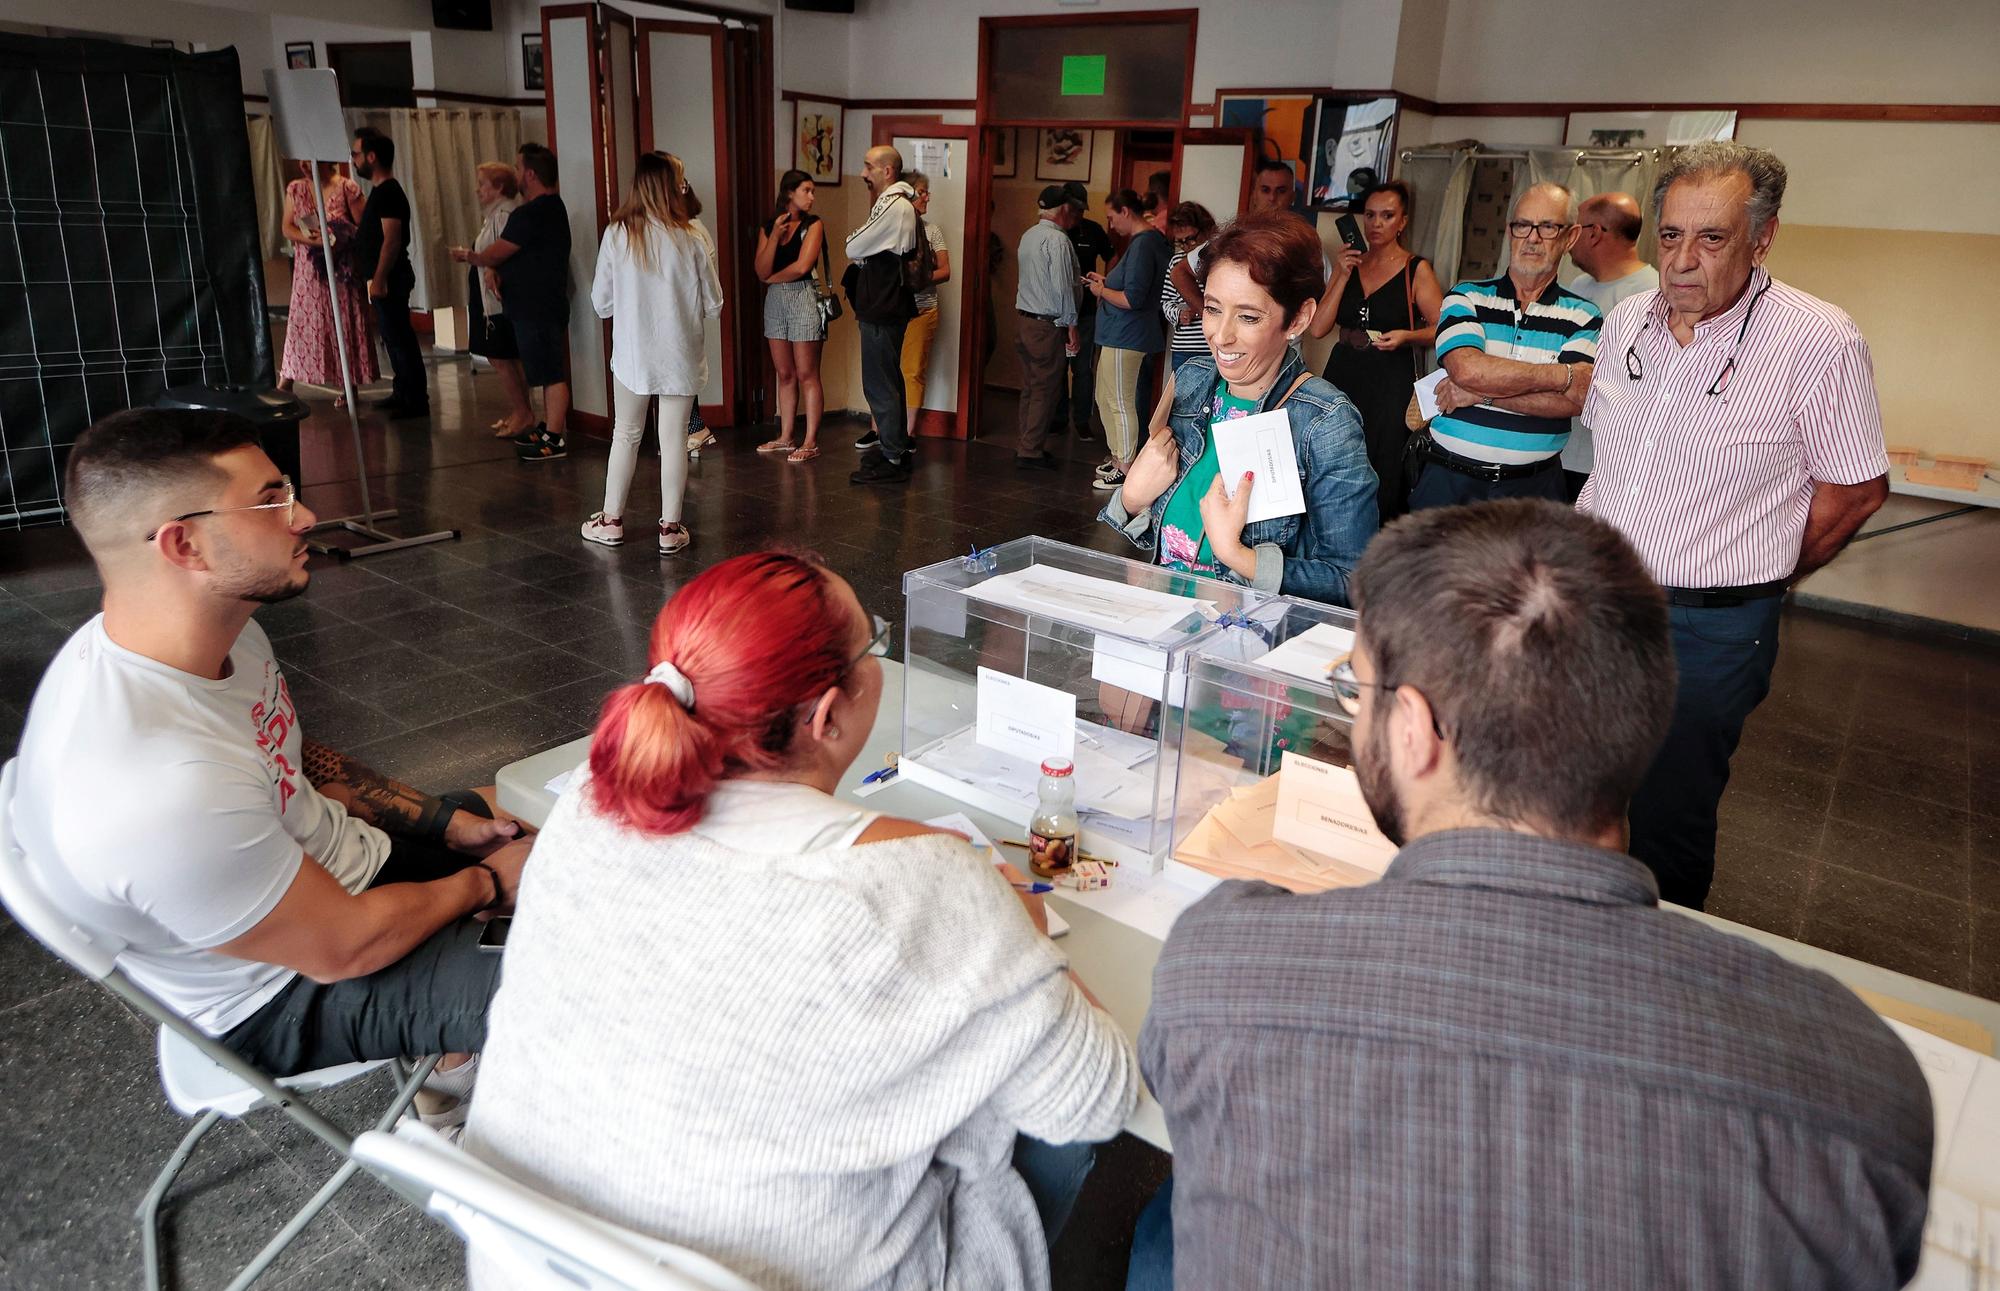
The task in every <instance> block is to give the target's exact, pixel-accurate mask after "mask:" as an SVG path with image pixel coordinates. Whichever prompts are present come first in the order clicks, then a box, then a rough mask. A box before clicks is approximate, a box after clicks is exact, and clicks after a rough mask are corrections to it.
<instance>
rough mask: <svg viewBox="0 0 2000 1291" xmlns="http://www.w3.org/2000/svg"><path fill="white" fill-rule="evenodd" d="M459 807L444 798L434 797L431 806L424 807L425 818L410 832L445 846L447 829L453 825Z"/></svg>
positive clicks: (425, 840)
mask: <svg viewBox="0 0 2000 1291" xmlns="http://www.w3.org/2000/svg"><path fill="white" fill-rule="evenodd" d="M457 812H458V807H457V806H456V805H455V804H453V803H451V802H449V801H447V800H446V799H443V798H432V799H431V800H430V806H428V807H426V808H425V809H424V815H423V818H422V819H421V820H419V821H417V823H416V825H415V826H414V827H413V828H412V829H411V830H410V833H411V834H412V835H414V836H415V837H417V838H420V839H422V840H423V841H424V842H426V843H435V844H437V845H438V846H439V847H442V846H444V836H445V831H446V830H447V829H449V828H450V826H451V818H452V816H453V815H455V814H457Z"/></svg>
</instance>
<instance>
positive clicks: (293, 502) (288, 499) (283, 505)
mask: <svg viewBox="0 0 2000 1291" xmlns="http://www.w3.org/2000/svg"><path fill="white" fill-rule="evenodd" d="M282 487H283V488H284V490H285V496H284V498H283V500H281V501H278V502H257V503H253V504H252V505H250V506H247V507H209V508H208V509H207V510H204V511H190V512H188V513H187V514H186V515H177V516H174V517H172V518H171V519H169V520H167V521H166V522H165V523H164V524H161V525H160V526H159V527H158V528H156V529H154V530H153V532H151V533H149V534H147V535H146V541H147V542H151V541H152V540H153V539H155V538H157V537H159V536H160V530H161V529H164V528H166V527H167V525H170V524H179V523H180V522H181V521H183V520H193V519H195V518H196V517H197V516H219V515H228V514H229V513H230V512H232V511H279V510H282V511H283V512H284V513H285V527H286V528H287V529H289V528H291V527H292V509H293V508H294V507H296V506H297V505H298V501H299V490H298V486H297V485H295V484H293V483H292V482H291V481H290V480H286V481H284V483H283V485H282Z"/></svg>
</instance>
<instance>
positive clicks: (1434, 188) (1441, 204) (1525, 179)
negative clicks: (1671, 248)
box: [1396, 141, 1670, 290]
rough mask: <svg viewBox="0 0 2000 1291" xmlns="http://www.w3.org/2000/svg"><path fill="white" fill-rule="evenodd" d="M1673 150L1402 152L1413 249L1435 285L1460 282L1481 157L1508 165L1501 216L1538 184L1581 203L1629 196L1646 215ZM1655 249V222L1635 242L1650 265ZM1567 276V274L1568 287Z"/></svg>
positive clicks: (1453, 147) (1483, 147)
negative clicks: (1426, 261) (1410, 195)
mask: <svg viewBox="0 0 2000 1291" xmlns="http://www.w3.org/2000/svg"><path fill="white" fill-rule="evenodd" d="M1669 155H1670V150H1667V149H1658V148H1649V149H1643V150H1639V149H1624V150H1604V149H1590V148H1549V147H1537V148H1515V147H1510V146H1507V145H1504V144H1481V143H1474V142H1471V141H1467V142H1465V143H1462V144H1447V145H1441V146H1436V147H1430V148H1424V149H1418V150H1412V151H1409V152H1405V153H1404V154H1403V156H1402V159H1401V166H1400V168H1399V169H1398V170H1397V172H1396V173H1397V174H1398V175H1399V176H1401V177H1402V178H1403V179H1404V180H1406V181H1408V183H1409V184H1410V187H1411V189H1412V190H1413V191H1414V192H1415V194H1416V209H1415V210H1414V211H1412V212H1411V219H1410V248H1411V249H1412V250H1413V251H1416V252H1417V253H1418V254H1420V255H1425V256H1428V257H1430V260H1431V264H1432V267H1433V268H1434V269H1435V270H1436V271H1437V276H1438V281H1439V282H1440V283H1442V284H1443V285H1444V287H1445V289H1446V290H1450V288H1451V285H1452V284H1453V283H1454V282H1457V281H1458V280H1459V277H1460V273H1459V270H1460V267H1461V263H1462V260H1463V257H1464V253H1465V210H1466V204H1467V202H1468V201H1469V200H1470V198H1471V196H1472V183H1473V171H1474V168H1475V166H1476V165H1477V164H1478V162H1479V160H1480V158H1482V157H1505V158H1509V159H1512V160H1513V176H1512V184H1511V191H1509V192H1508V194H1507V201H1506V209H1510V210H1511V209H1512V208H1513V204H1514V202H1515V200H1516V199H1518V198H1519V197H1520V196H1521V194H1522V193H1524V192H1526V191H1527V190H1528V189H1529V188H1530V187H1532V186H1533V185H1535V184H1543V183H1555V184H1561V185H1563V186H1564V187H1565V188H1567V189H1569V190H1570V191H1571V192H1572V193H1575V194H1576V200H1577V201H1579V202H1581V201H1584V200H1586V199H1588V198H1591V197H1595V196H1597V195H1598V194H1599V193H1609V192H1621V193H1629V194H1630V195H1631V196H1632V197H1633V198H1635V199H1636V200H1637V201H1638V203H1639V206H1640V209H1642V210H1645V211H1647V212H1650V211H1651V210H1652V202H1653V181H1654V179H1655V178H1656V177H1657V176H1658V174H1659V171H1660V164H1661V163H1662V162H1663V161H1664V160H1665V159H1666V157H1667V156H1669ZM1501 246H1502V251H1501V258H1500V268H1499V272H1505V271H1506V267H1507V259H1506V251H1505V247H1506V240H1505V239H1504V238H1502V239H1501ZM1657 247H1658V241H1657V239H1656V238H1655V237H1654V234H1653V221H1652V219H1651V218H1650V215H1649V217H1648V219H1647V220H1646V231H1645V233H1644V234H1643V235H1642V236H1641V237H1640V239H1639V255H1640V256H1641V257H1642V258H1644V259H1645V260H1646V261H1647V262H1648V263H1652V262H1655V261H1656V259H1657V257H1656V255H1655V251H1656V249H1657ZM1568 276H1569V271H1568V270H1565V271H1564V280H1565V281H1567V280H1568Z"/></svg>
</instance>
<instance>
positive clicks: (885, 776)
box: [861, 767, 896, 785]
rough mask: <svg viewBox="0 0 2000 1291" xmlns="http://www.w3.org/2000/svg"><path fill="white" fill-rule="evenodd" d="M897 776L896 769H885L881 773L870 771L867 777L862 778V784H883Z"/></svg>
mask: <svg viewBox="0 0 2000 1291" xmlns="http://www.w3.org/2000/svg"><path fill="white" fill-rule="evenodd" d="M895 774H896V768H894V767H883V768H882V769H881V770H880V771H870V772H869V773H868V774H867V775H865V776H862V777H861V783H862V784H864V785H868V784H881V783H882V782H883V781H885V780H889V779H891V778H893V777H894V776H895Z"/></svg>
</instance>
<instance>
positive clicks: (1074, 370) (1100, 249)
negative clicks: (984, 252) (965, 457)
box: [1049, 179, 1111, 439]
mask: <svg viewBox="0 0 2000 1291" xmlns="http://www.w3.org/2000/svg"><path fill="white" fill-rule="evenodd" d="M1063 191H1064V192H1066V193H1067V194H1069V204H1070V205H1071V206H1074V207H1075V208H1076V223H1075V224H1074V225H1072V226H1070V228H1069V229H1068V233H1069V244H1070V246H1072V247H1074V248H1075V249H1076V271H1077V273H1078V274H1079V275H1081V274H1086V273H1090V272H1091V271H1093V270H1095V269H1096V268H1097V267H1098V265H1099V264H1100V263H1103V264H1109V263H1111V235H1110V234H1109V233H1106V232H1105V231H1104V226H1103V225H1102V224H1099V223H1098V222H1097V221H1096V220H1088V219H1085V218H1084V216H1083V213H1084V212H1085V211H1087V210H1089V209H1090V190H1089V189H1087V188H1085V187H1084V186H1083V184H1082V183H1081V182H1080V181H1078V180H1074V179H1072V180H1070V181H1069V182H1068V183H1067V184H1064V185H1063ZM1096 335H1097V297H1095V296H1093V295H1091V294H1090V293H1089V292H1087V291H1083V290H1081V289H1079V290H1078V292H1077V302H1076V338H1077V346H1076V354H1075V355H1074V356H1073V357H1071V358H1070V360H1069V372H1068V374H1067V376H1066V377H1065V379H1064V381H1063V383H1062V385H1061V386H1060V387H1059V388H1058V389H1057V391H1056V415H1055V420H1054V421H1053V422H1051V423H1049V433H1050V434H1051V435H1060V434H1062V428H1063V426H1064V425H1065V424H1067V425H1071V426H1074V427H1075V428H1076V437H1077V438H1078V439H1091V438H1093V437H1094V438H1102V437H1103V435H1104V422H1103V420H1102V419H1101V418H1100V417H1098V415H1097V344H1096V341H1095V337H1096Z"/></svg>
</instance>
